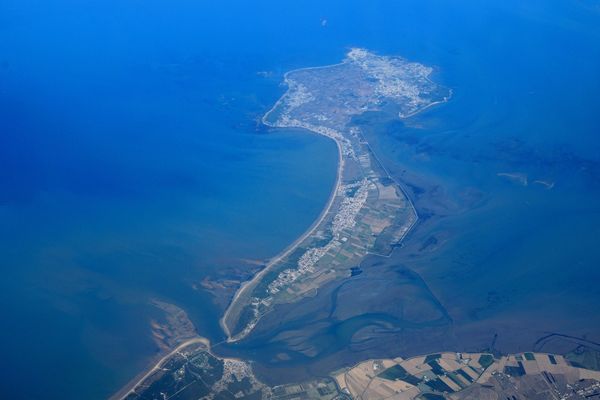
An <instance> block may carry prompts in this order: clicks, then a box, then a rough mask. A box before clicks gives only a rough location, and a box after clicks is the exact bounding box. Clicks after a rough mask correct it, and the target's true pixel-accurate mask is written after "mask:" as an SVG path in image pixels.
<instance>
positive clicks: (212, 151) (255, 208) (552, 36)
mask: <svg viewBox="0 0 600 400" xmlns="http://www.w3.org/2000/svg"><path fill="white" fill-rule="evenodd" d="M323 3H324V2H322V1H313V0H310V1H302V2H282V1H255V2H246V1H235V2H232V1H221V2H203V1H192V0H187V1H186V0H175V1H170V2H166V1H158V0H145V1H122V0H119V1H116V0H103V1H67V0H55V1H47V0H45V1H42V0H27V1H23V0H19V1H16V0H2V1H1V2H0V39H1V40H0V254H1V256H2V258H1V259H0V271H1V272H2V279H1V280H0V310H1V313H2V314H1V317H2V325H3V328H2V329H1V330H0V354H1V355H2V365H3V368H2V375H1V377H0V393H2V397H6V398H10V399H20V398H22V399H35V398H44V399H52V398H61V399H76V398H77V399H81V398H85V399H96V398H98V399H101V398H106V397H107V396H109V395H110V394H112V393H114V392H115V391H116V390H118V389H119V388H120V387H121V386H122V385H123V384H125V383H126V382H127V381H128V380H129V379H131V378H132V377H133V376H134V375H136V374H137V373H139V372H140V371H141V370H143V369H144V367H146V366H147V363H148V361H149V359H150V358H151V357H152V356H153V355H154V354H155V353H156V351H157V347H156V345H155V344H154V342H153V339H152V337H151V331H150V327H149V322H150V319H152V318H160V311H159V310H158V309H156V308H154V307H153V306H151V305H150V304H149V300H150V299H154V298H158V299H163V300H165V301H168V302H171V303H174V304H177V305H179V306H180V307H182V308H183V309H185V310H186V311H187V312H188V314H189V316H190V318H191V319H192V320H193V322H194V323H195V325H196V327H197V329H198V332H199V334H201V335H203V336H206V337H208V338H210V339H211V340H212V341H214V342H218V341H220V340H222V339H223V333H222V332H221V330H220V327H219V325H218V319H219V318H220V316H221V313H222V309H221V308H219V307H218V306H217V305H216V304H215V303H214V302H213V299H212V297H211V295H210V294H208V293H207V292H205V291H203V289H202V288H201V286H200V285H199V283H200V282H201V281H202V280H203V279H204V278H205V277H206V276H211V275H214V274H215V273H216V271H218V270H222V269H228V268H234V267H238V266H245V267H247V266H248V261H247V260H264V259H266V258H268V257H270V256H273V255H274V254H276V253H277V252H278V251H280V250H281V249H283V248H284V247H285V246H286V245H287V244H289V243H290V242H291V241H293V240H294V239H295V238H296V237H297V236H299V235H300V234H301V233H302V232H303V231H304V230H305V229H306V228H307V227H308V226H309V225H310V224H311V222H312V221H313V220H314V219H315V218H316V217H317V216H318V214H319V212H320V211H321V209H322V207H323V206H324V204H325V202H326V200H327V198H328V196H329V192H330V189H331V187H332V185H333V182H334V179H335V169H336V161H337V160H336V149H335V145H334V144H333V143H332V142H330V141H328V140H327V139H325V138H323V137H319V136H316V135H312V134H306V133H303V132H298V131H285V130H278V131H276V132H273V133H270V132H269V131H267V130H266V129H264V127H262V126H261V125H260V124H259V123H258V120H259V118H260V117H261V116H262V115H263V114H264V112H265V111H267V110H268V109H269V108H270V107H271V106H272V104H273V103H274V102H275V101H276V100H277V99H278V98H279V96H280V95H281V94H282V93H283V91H284V90H285V89H284V88H283V87H281V86H280V85H279V83H280V82H281V80H282V76H283V73H285V72H286V71H288V70H291V69H294V68H300V67H306V66H318V65H327V64H332V63H337V62H339V61H340V60H341V59H342V58H343V57H344V54H345V53H346V52H347V50H348V49H349V48H350V47H353V46H359V47H364V48H368V49H369V50H371V51H374V52H376V53H378V54H382V55H386V54H389V55H400V56H403V57H405V58H407V59H409V60H411V61H417V62H421V63H423V64H426V65H431V66H434V67H435V68H436V72H435V74H434V76H433V79H435V80H436V81H437V82H439V83H441V84H443V85H446V86H448V87H450V88H452V90H453V98H452V99H451V101H450V102H449V103H446V104H443V105H440V106H436V107H434V108H432V109H430V110H428V111H426V112H425V113H423V114H420V115H418V116H416V117H415V118H413V119H411V120H410V121H405V122H400V121H397V122H395V123H393V122H390V121H388V120H386V121H379V120H378V119H377V117H376V116H368V117H365V118H366V119H365V121H367V122H369V126H370V127H371V128H370V130H369V129H366V128H365V129H366V131H367V133H366V134H367V138H368V139H369V141H371V142H372V144H373V146H374V149H375V151H377V152H378V153H379V154H380V156H381V158H382V159H383V160H384V161H385V162H386V164H387V166H388V167H389V169H390V170H391V171H392V173H394V174H396V176H397V177H398V178H399V179H402V176H403V174H406V176H407V177H408V176H411V177H412V178H411V184H415V181H419V179H421V180H422V181H423V182H426V184H425V183H424V184H423V186H427V185H429V187H432V186H436V185H437V186H436V187H438V188H439V193H441V194H440V197H439V199H440V201H443V202H446V204H450V205H448V206H447V208H449V209H452V210H454V211H456V210H460V212H449V213H448V215H450V216H449V217H448V218H446V219H442V220H441V222H440V224H439V225H436V226H434V227H431V229H432V230H433V231H434V233H437V234H438V236H439V237H440V238H445V239H444V240H447V241H448V244H447V246H446V247H445V248H443V249H442V250H441V251H440V252H439V253H438V254H437V256H436V257H435V258H432V259H430V260H427V263H419V262H416V263H415V264H414V265H410V263H408V264H409V265H408V267H409V268H411V269H414V270H416V271H417V272H418V273H419V274H420V275H421V277H422V278H423V279H424V281H425V282H426V283H427V284H428V285H429V288H430V289H431V291H432V292H433V293H434V294H435V296H437V298H438V299H439V300H440V302H441V303H442V304H444V307H446V310H447V311H448V313H449V315H450V316H451V317H452V318H454V319H456V320H457V321H458V323H457V325H456V326H458V327H459V330H460V327H461V326H462V325H461V323H463V322H464V325H465V326H466V328H464V329H465V330H468V329H470V328H468V327H469V326H471V325H469V324H470V323H472V324H473V325H474V326H475V328H473V329H474V331H476V332H477V334H473V335H472V336H477V335H479V334H481V335H484V334H487V333H488V332H487V330H486V329H487V328H486V326H487V325H486V324H488V323H489V324H491V325H494V326H497V325H502V324H503V323H505V322H506V320H507V318H508V316H511V317H515V318H517V320H518V321H527V320H540V321H542V322H541V323H542V325H543V326H544V328H547V329H549V330H554V331H559V330H560V331H561V332H565V333H572V334H577V335H583V334H587V335H588V338H590V339H595V340H600V312H599V311H600V310H598V304H600V290H599V289H598V284H597V282H599V281H600V273H599V271H598V268H597V266H598V262H599V260H600V246H598V239H597V238H598V237H599V236H598V235H599V234H600V231H599V230H600V228H599V227H600V201H598V199H599V198H600V197H599V189H600V187H599V183H600V137H599V135H598V132H599V129H598V128H599V127H600V114H599V113H598V104H600V99H599V94H598V93H600V75H599V74H598V71H600V48H599V46H598V43H600V5H599V4H598V2H596V1H591V0H589V1H588V0H581V1H569V2H566V1H528V2H524V1H516V0H515V1H506V0H503V1H489V2H481V1H463V2H460V3H456V2H450V1H435V0H427V1H423V0H419V1H402V2H399V1H375V2H374V1H356V0H350V1H348V0H346V1H333V2H328V3H327V4H323ZM365 121H363V123H364V122H365ZM378 121H379V122H378ZM498 173H501V174H502V173H510V174H514V173H518V174H521V175H518V176H519V177H522V176H525V175H526V176H527V183H528V185H527V186H523V185H521V184H520V183H519V181H516V180H515V179H510V178H507V177H506V176H502V175H501V176H498ZM407 179H408V178H407ZM535 180H540V181H544V182H545V183H548V184H550V183H553V184H554V186H553V187H552V188H551V189H547V188H546V187H545V185H544V183H534V181H535ZM417 186H418V185H417ZM432 202H434V201H433V200H432ZM421 211H423V210H421ZM428 229H429V228H428ZM424 232H425V231H424ZM427 234H428V233H427ZM427 234H426V233H422V235H423V236H424V237H427ZM417 236H418V235H417ZM397 257H398V260H399V261H398V262H402V263H406V260H403V259H402V257H401V254H400V255H397ZM540 315H541V316H540ZM499 321H500V322H499ZM549 321H550V322H549ZM552 321H553V322H552ZM552 324H554V325H552ZM509 330H510V329H509ZM492 331H493V330H492ZM469 332H470V331H469ZM482 332H483V333H482ZM490 332H491V331H490ZM465 335H466V336H465V337H469V338H470V337H471V336H470V335H471V334H465ZM501 339H502V338H501ZM503 340H504V342H502V341H501V345H504V346H505V347H504V349H506V350H515V349H519V348H521V349H522V348H526V347H527V346H528V343H530V342H525V341H519V340H520V339H519V338H518V337H513V338H505V339H503ZM462 341H464V340H458V341H457V343H462ZM324 343H325V344H323V346H325V345H326V342H324ZM502 343H504V344H502ZM278 351H279V350H278ZM379 351H381V349H379ZM250 354H253V356H252V355H251V356H252V357H255V358H257V359H259V361H261V360H260V359H261V357H262V361H263V362H264V363H268V362H270V361H269V360H270V359H271V355H270V353H268V352H265V353H264V354H263V355H257V354H256V351H255V350H252V351H251V352H250ZM394 355H395V354H391V356H394Z"/></svg>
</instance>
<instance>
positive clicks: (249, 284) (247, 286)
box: [219, 59, 453, 343]
mask: <svg viewBox="0 0 600 400" xmlns="http://www.w3.org/2000/svg"><path fill="white" fill-rule="evenodd" d="M347 63H349V61H348V59H344V60H343V61H342V62H340V63H335V64H330V65H323V66H315V67H305V68H298V69H294V70H291V71H288V72H286V73H285V74H284V80H283V81H284V83H285V84H286V85H287V90H286V92H285V93H284V94H283V95H282V96H281V97H280V98H279V99H278V100H277V101H276V102H275V104H274V105H273V106H272V107H271V108H270V109H269V111H268V112H266V113H265V114H264V116H263V117H262V118H261V122H262V123H263V124H264V125H265V126H268V127H273V128H302V129H305V130H307V131H308V132H311V133H314V134H318V135H322V136H325V137H328V138H330V139H332V140H333V141H334V142H335V143H336V146H337V148H338V168H337V174H336V183H335V185H334V187H333V189H332V192H331V195H330V198H329V200H328V202H327V204H326V206H325V208H324V209H323V211H322V212H321V214H320V215H319V217H318V218H317V219H316V220H315V221H314V222H313V223H312V224H311V226H310V227H309V228H308V229H307V230H306V231H305V232H304V233H303V234H302V235H301V236H300V237H298V238H297V239H296V240H294V241H293V242H292V243H291V244H290V245H289V246H287V247H286V248H285V249H284V250H283V251H281V252H280V253H278V254H277V255H276V256H275V257H273V258H271V259H270V260H269V261H268V263H267V264H266V266H265V268H263V269H262V270H261V271H259V272H258V273H257V274H256V275H254V276H253V277H252V278H251V279H250V280H248V281H246V282H243V283H242V284H241V285H240V287H239V288H238V290H237V291H236V292H235V294H234V296H233V298H232V299H231V301H230V303H229V305H228V306H227V308H226V310H225V312H224V313H223V316H222V317H221V319H220V320H219V325H220V326H221V329H222V330H223V332H224V333H225V335H226V336H227V339H226V341H227V342H228V343H231V342H236V341H238V340H240V339H242V338H244V337H245V336H246V335H247V332H244V331H242V332H240V333H239V334H237V335H236V336H234V337H232V336H231V329H230V327H229V326H228V324H227V322H226V321H227V320H228V319H229V317H230V315H231V313H232V312H235V311H233V310H235V307H232V306H234V305H235V304H236V302H237V301H238V300H239V299H240V297H241V296H243V295H244V294H246V293H247V292H248V291H249V290H252V289H253V288H254V287H255V286H256V285H257V284H258V283H259V282H260V280H261V279H262V277H263V276H265V274H267V273H268V272H269V271H271V270H272V268H273V266H274V265H275V264H276V263H277V262H278V261H280V260H281V259H283V258H285V257H286V256H287V255H289V254H290V253H291V252H293V251H294V250H295V249H296V248H297V247H298V246H299V245H300V244H301V243H302V241H303V240H305V239H306V238H307V237H309V236H310V235H311V234H312V233H313V232H314V231H315V229H316V228H317V227H318V226H319V224H321V222H323V220H324V218H325V216H326V215H327V214H328V213H329V211H330V210H331V207H332V205H333V203H334V199H335V197H336V193H337V192H338V190H339V187H340V182H341V179H342V174H343V169H344V156H343V150H342V143H341V141H340V140H339V139H338V138H337V137H335V136H330V135H327V134H324V133H323V132H319V131H318V130H316V129H311V127H310V125H309V126H302V125H300V126H294V125H290V126H280V125H276V124H273V123H270V122H268V118H269V116H270V115H271V114H272V113H273V112H274V110H276V109H277V108H278V107H279V106H280V105H281V104H282V103H283V102H285V100H286V99H287V97H288V95H289V92H290V90H291V88H292V87H293V84H292V83H290V79H289V75H290V74H293V73H296V72H299V71H307V70H319V69H327V68H331V67H336V66H340V65H344V64H347ZM431 73H432V72H429V73H428V74H427V76H426V79H427V81H429V82H432V81H431V79H430V75H431ZM432 83H433V82H432ZM452 94H453V93H452V89H449V93H448V95H447V96H444V97H443V98H442V99H441V100H438V101H434V102H431V103H430V104H427V105H426V106H424V107H422V108H419V109H417V110H415V111H414V112H412V113H409V114H405V115H404V114H402V113H401V112H399V113H398V117H399V118H400V119H401V120H402V119H408V118H410V117H412V116H414V115H416V114H419V113H421V112H422V111H424V110H426V109H428V108H431V107H433V106H435V105H437V104H442V103H446V102H448V101H449V99H450V98H451V97H452ZM364 142H365V144H366V146H367V148H368V149H369V151H370V153H371V155H372V156H373V158H374V159H375V161H376V162H377V163H378V164H379V166H380V167H381V168H382V170H383V171H384V172H385V174H386V175H387V177H388V178H390V179H391V180H392V181H393V182H394V183H395V184H396V186H397V187H398V188H399V190H400V191H401V192H402V194H403V195H404V197H405V198H406V200H407V202H408V204H409V206H410V208H411V210H412V213H413V215H414V220H413V221H412V223H411V224H410V226H409V227H408V228H407V229H406V231H405V232H404V233H403V235H402V237H400V239H399V240H398V243H400V242H402V241H403V240H404V238H405V237H406V236H407V235H408V233H410V232H411V231H412V230H413V228H414V227H415V226H416V224H417V222H418V221H419V215H418V213H417V210H416V208H415V206H414V204H413V202H412V200H411V199H410V197H409V196H408V194H407V192H406V190H405V189H404V187H402V185H401V184H400V183H399V182H398V181H397V180H396V179H394V178H393V177H392V175H391V174H390V173H389V171H388V170H387V168H385V166H384V165H383V163H382V162H381V160H380V159H379V157H378V156H377V155H376V154H375V152H374V151H373V149H372V147H371V146H370V144H369V143H368V142H367V141H366V140H364ZM393 252H394V249H392V250H391V251H390V253H389V254H387V255H383V254H378V253H370V252H367V254H373V255H379V256H382V257H390V256H391V254H392V253H393ZM237 312H241V310H237ZM259 319H260V317H258V319H257V320H256V322H258V320H259Z"/></svg>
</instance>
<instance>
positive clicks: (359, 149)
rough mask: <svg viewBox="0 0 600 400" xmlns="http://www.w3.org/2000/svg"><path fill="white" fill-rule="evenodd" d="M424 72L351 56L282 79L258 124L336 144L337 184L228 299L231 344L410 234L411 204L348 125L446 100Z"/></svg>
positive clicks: (356, 52)
mask: <svg viewBox="0 0 600 400" xmlns="http://www.w3.org/2000/svg"><path fill="white" fill-rule="evenodd" d="M431 72H432V69H431V68H429V67H425V66H423V65H421V64H418V63H410V62H407V61H406V60H404V59H402V58H399V57H383V56H377V55H375V54H373V53H370V52H368V51H366V50H364V49H352V50H350V51H349V52H348V54H347V57H346V59H345V60H344V61H343V62H342V63H340V64H335V65H331V66H326V67H318V68H305V69H300V70H295V71H291V72H288V73H287V74H286V75H285V83H286V84H287V86H288V90H287V92H286V93H285V94H284V95H283V96H282V97H281V98H280V99H279V100H278V101H277V103H276V104H275V106H274V107H273V108H272V109H271V110H270V111H269V112H268V113H266V114H265V116H264V117H263V123H264V124H265V125H267V126H269V127H271V128H301V129H305V130H307V131H309V132H313V133H316V134H319V135H323V136H326V137H328V138H330V139H332V140H334V141H335V143H336V145H337V148H338V157H339V159H338V171H337V179H336V184H335V187H334V189H333V190H332V194H331V197H330V200H329V202H328V204H327V206H326V207H325V209H324V210H323V212H322V214H321V216H320V217H319V219H318V220H317V221H316V222H315V223H314V224H313V225H312V227H311V228H310V229H309V230H308V231H307V232H306V233H305V234H304V235H303V236H302V237H301V238H299V239H298V240H297V241H296V242H295V243H293V244H292V245H291V246H290V247H288V249H286V250H285V251H284V252H283V253H282V254H280V255H279V256H277V257H275V258H273V259H272V260H271V261H270V262H269V263H267V265H266V267H265V268H264V269H263V270H262V271H261V272H260V273H258V274H257V275H256V276H255V277H254V278H253V279H252V280H250V281H249V282H246V283H244V284H243V285H242V287H241V288H240V289H239V290H238V292H237V293H236V294H235V296H234V298H233V300H232V302H231V304H230V305H229V307H228V308H227V310H226V312H225V315H224V317H223V319H222V321H221V325H222V327H223V329H224V331H225V332H226V334H227V336H228V339H229V341H237V340H240V339H242V338H244V337H245V336H247V335H248V334H249V333H250V332H251V331H252V330H253V329H254V327H255V326H256V324H257V323H258V322H259V320H260V318H261V316H262V315H264V314H265V313H267V312H268V311H269V310H270V309H271V308H272V307H274V306H276V305H277V304H283V303H291V302H296V301H298V300H300V299H301V298H303V297H305V296H307V295H309V294H310V293H314V291H315V290H318V288H319V287H321V286H322V285H324V284H326V283H328V282H331V281H333V280H336V279H340V278H344V277H347V276H349V275H350V274H351V268H353V267H355V266H356V265H358V264H360V262H361V260H362V259H363V258H364V257H365V256H366V255H368V254H380V255H389V254H390V252H391V251H392V249H393V247H394V246H396V245H398V243H399V242H400V241H401V240H402V238H403V237H404V236H405V235H406V234H407V233H408V232H409V231H410V229H411V227H412V226H414V224H415V222H416V221H417V218H418V217H417V213H416V211H415V209H414V207H413V206H412V203H411V202H410V200H409V199H408V197H407V196H406V194H405V193H404V192H403V190H402V188H401V186H400V185H399V184H398V183H397V182H395V181H394V180H393V179H392V178H391V176H390V174H389V173H388V172H387V171H386V170H385V168H384V167H383V165H382V164H381V163H380V162H379V160H378V159H377V157H376V156H375V155H374V154H373V152H372V151H371V148H370V146H369V144H368V143H367V142H366V141H365V139H364V138H363V135H362V134H361V129H360V127H359V126H357V125H356V124H353V123H352V120H353V118H354V117H355V116H358V115H360V114H362V113H365V112H368V111H377V110H380V109H381V108H382V107H384V106H385V107H392V108H393V109H394V110H395V112H396V113H397V115H398V116H399V117H405V116H409V115H412V114H414V113H417V112H419V111H420V110H423V109H424V108H427V107H429V106H431V105H433V104H436V103H438V102H443V101H446V100H447V99H448V98H449V96H450V91H449V90H448V89H445V88H443V87H441V86H439V85H437V84H435V83H434V82H432V81H431V80H430V79H429V75H430V74H431Z"/></svg>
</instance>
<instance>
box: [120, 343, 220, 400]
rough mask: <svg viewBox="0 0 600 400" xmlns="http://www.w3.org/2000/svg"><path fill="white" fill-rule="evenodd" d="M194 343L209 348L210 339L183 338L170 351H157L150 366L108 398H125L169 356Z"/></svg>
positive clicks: (121, 399)
mask: <svg viewBox="0 0 600 400" xmlns="http://www.w3.org/2000/svg"><path fill="white" fill-rule="evenodd" d="M195 343H202V344H204V345H205V346H206V347H207V348H208V349H209V350H210V341H209V340H208V339H206V338H203V337H200V336H198V337H195V338H192V339H188V340H185V341H184V342H182V343H180V344H179V345H177V347H175V348H174V349H173V350H171V351H170V352H168V353H166V354H164V353H159V354H158V355H157V356H156V357H153V359H152V360H151V361H150V363H149V364H150V365H151V367H149V368H146V369H144V370H143V371H142V372H140V373H139V374H138V375H136V376H135V377H134V378H133V379H131V380H130V381H129V382H128V383H127V384H126V385H125V386H123V387H122V388H121V389H120V390H119V391H118V392H116V393H115V394H113V395H112V396H110V397H109V400H123V399H125V398H126V397H127V396H129V395H130V394H131V393H133V391H134V390H135V388H136V387H138V386H139V385H140V384H141V383H142V382H143V381H144V380H145V379H147V378H148V377H149V376H150V375H152V374H153V373H154V372H156V371H157V370H158V369H160V367H161V366H162V365H163V364H164V362H165V361H167V360H168V359H169V358H171V357H172V356H173V355H174V354H175V353H177V352H178V351H181V350H182V349H184V348H185V347H187V346H189V345H191V344H195ZM159 357H160V358H159ZM156 359H158V360H157V361H156V362H155V361H154V360H156ZM153 363H154V364H153Z"/></svg>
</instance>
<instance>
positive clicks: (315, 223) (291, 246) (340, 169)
mask: <svg viewBox="0 0 600 400" xmlns="http://www.w3.org/2000/svg"><path fill="white" fill-rule="evenodd" d="M278 103H279V102H277V103H275V105H274V106H273V108H271V110H269V112H267V113H266V114H265V116H264V117H263V120H262V123H263V124H265V125H266V126H269V127H276V126H273V125H271V124H269V123H267V122H266V121H265V118H266V117H267V116H268V115H269V113H270V112H271V111H272V110H273V109H275V107H277V105H278ZM290 128H292V127H290ZM302 129H304V130H306V131H307V132H310V133H311V134H315V135H321V133H319V132H316V131H313V130H310V129H306V128H302ZM322 136H325V137H327V138H329V139H331V140H333V141H334V142H335V144H336V147H337V151H338V163H337V164H338V165H337V172H336V180H335V184H334V185H333V188H332V190H331V193H330V195H329V199H328V200H327V203H326V205H325V207H324V208H323V210H322V211H321V213H320V214H319V216H318V218H317V219H316V220H315V221H313V223H312V224H311V225H310V226H309V227H308V229H307V230H306V231H305V232H304V233H303V234H302V235H301V236H299V237H298V238H297V239H296V240H294V241H293V242H292V243H290V244H289V245H288V246H287V247H286V248H285V249H283V250H282V251H281V252H279V253H278V254H277V255H275V257H273V258H271V259H270V260H269V262H268V263H267V265H266V266H265V267H264V268H263V269H262V270H260V271H259V272H258V273H256V275H254V276H253V277H252V279H250V280H248V281H246V282H244V283H242V284H241V286H240V288H239V289H238V290H237V291H236V292H235V295H234V296H233V298H232V299H231V302H230V303H229V306H228V307H227V309H226V310H225V313H224V314H223V317H221V319H220V320H219V324H220V325H221V328H222V329H223V332H225V335H227V342H233V341H235V340H234V339H233V338H232V337H231V332H230V330H229V328H228V327H227V324H226V323H225V320H226V319H227V317H228V316H229V314H230V312H231V305H232V304H234V302H235V301H237V299H238V298H239V297H240V296H241V295H243V294H244V293H245V292H246V291H247V290H249V288H250V287H251V286H252V285H255V284H256V283H257V282H258V281H260V279H261V278H262V277H263V276H264V275H265V274H266V273H268V272H269V271H270V270H271V269H272V268H273V266H274V265H275V264H277V262H279V261H280V260H281V259H283V258H285V257H286V256H287V255H289V254H290V253H291V252H293V251H294V250H295V249H296V248H297V247H298V246H299V245H300V244H301V243H302V241H303V240H304V239H306V238H307V237H309V236H310V235H311V234H312V233H313V232H314V230H315V229H316V228H317V227H318V226H319V224H321V222H323V220H324V219H325V217H326V216H327V214H328V213H329V211H330V210H331V206H332V205H333V202H334V200H335V196H336V193H337V192H338V189H339V187H340V182H341V178H342V172H343V169H344V159H343V155H342V146H341V144H340V142H339V141H338V140H335V139H334V138H332V137H329V136H326V135H322Z"/></svg>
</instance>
